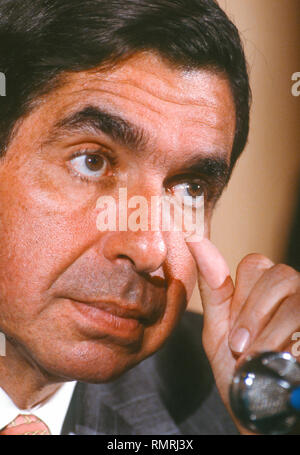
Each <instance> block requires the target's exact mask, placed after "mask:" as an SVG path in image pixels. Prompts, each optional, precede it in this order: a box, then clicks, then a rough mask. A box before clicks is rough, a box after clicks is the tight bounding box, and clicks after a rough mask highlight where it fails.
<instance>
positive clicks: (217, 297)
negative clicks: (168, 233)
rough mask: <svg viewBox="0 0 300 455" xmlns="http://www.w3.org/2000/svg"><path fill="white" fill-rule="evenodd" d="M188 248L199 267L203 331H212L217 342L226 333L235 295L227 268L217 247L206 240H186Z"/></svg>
mask: <svg viewBox="0 0 300 455" xmlns="http://www.w3.org/2000/svg"><path fill="white" fill-rule="evenodd" d="M187 245H188V247H189V249H190V252H191V254H192V256H193V258H194V260H195V262H196V265H197V268H198V284H199V291H200V295H201V299H202V305H203V312H204V322H205V326H206V331H207V329H212V331H213V332H214V340H215V341H216V342H217V340H219V339H220V338H221V337H224V336H225V335H226V334H228V332H229V322H230V305H231V298H232V296H233V292H234V285H233V282H232V279H231V277H230V272H229V268H228V266H227V264H226V261H225V259H224V258H223V256H222V255H221V253H220V252H219V250H218V249H217V247H216V246H215V245H213V243H212V242H210V241H209V240H208V239H203V240H201V241H200V242H194V241H193V242H189V241H187ZM209 332H211V330H209Z"/></svg>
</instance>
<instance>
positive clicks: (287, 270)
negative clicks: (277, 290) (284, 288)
mask: <svg viewBox="0 0 300 455" xmlns="http://www.w3.org/2000/svg"><path fill="white" fill-rule="evenodd" d="M271 272H272V274H274V275H275V276H276V277H278V279H280V280H286V281H298V280H299V281H300V273H299V272H297V270H295V269H293V267H290V266H289V265H286V264H276V265H274V266H273V267H272V269H271Z"/></svg>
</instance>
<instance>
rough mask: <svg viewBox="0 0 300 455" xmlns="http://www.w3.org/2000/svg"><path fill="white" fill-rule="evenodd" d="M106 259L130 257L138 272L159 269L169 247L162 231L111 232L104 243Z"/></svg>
mask: <svg viewBox="0 0 300 455" xmlns="http://www.w3.org/2000/svg"><path fill="white" fill-rule="evenodd" d="M103 254H104V256H105V257H106V259H108V260H110V261H115V260H116V259H124V258H125V259H128V260H130V261H131V262H132V264H133V266H134V268H135V269H136V271H137V272H140V273H141V272H144V273H151V272H155V271H156V270H158V269H159V268H160V267H161V266H162V265H163V263H164V261H165V259H166V256H167V247H166V244H165V241H164V238H163V236H162V233H161V231H157V232H153V231H148V232H144V231H138V232H132V231H126V232H114V233H110V234H109V235H108V236H107V237H106V240H105V242H104V245H103Z"/></svg>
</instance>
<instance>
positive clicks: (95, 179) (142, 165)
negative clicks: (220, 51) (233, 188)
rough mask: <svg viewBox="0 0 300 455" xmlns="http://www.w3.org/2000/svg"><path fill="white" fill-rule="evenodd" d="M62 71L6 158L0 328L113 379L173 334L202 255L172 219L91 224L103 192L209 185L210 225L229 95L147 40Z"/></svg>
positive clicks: (48, 354) (18, 343)
mask: <svg viewBox="0 0 300 455" xmlns="http://www.w3.org/2000/svg"><path fill="white" fill-rule="evenodd" d="M65 76H66V79H65V81H64V83H63V84H62V85H61V87H60V88H58V89H55V90H53V91H52V92H51V93H50V94H48V95H46V96H45V97H44V98H43V99H41V100H40V102H39V103H38V104H37V105H36V107H35V108H34V110H33V111H32V112H31V113H30V114H29V115H28V116H27V117H26V118H25V119H24V120H23V121H22V122H21V124H20V125H19V127H18V129H17V130H16V134H15V136H14V138H13V140H12V141H11V144H10V147H9V148H8V150H7V154H6V156H5V158H4V159H3V160H2V162H1V164H0V252H1V253H0V331H2V332H4V333H5V334H6V336H7V338H8V341H10V342H11V346H12V347H11V351H10V352H17V353H18V355H20V356H21V357H26V359H27V360H28V361H29V362H31V363H33V365H37V366H38V367H39V368H40V369H41V370H42V371H46V372H48V373H50V374H52V375H54V376H55V377H58V378H63V379H71V378H72V379H73V378H74V379H79V380H83V381H93V382H98V381H107V380H109V379H112V378H114V377H116V376H118V375H119V374H120V373H122V372H123V371H124V370H126V369H127V368H129V367H131V366H133V365H135V364H136V363H138V362H140V361H141V360H143V359H144V358H145V357H147V356H148V355H150V354H152V353H153V352H154V351H156V350H157V349H158V348H159V347H160V346H161V345H162V343H163V342H164V341H165V340H166V339H167V337H168V336H169V334H170V333H171V331H172V330H173V328H174V327H175V325H176V323H177V322H178V319H179V317H180V315H181V314H182V312H183V311H184V309H185V308H186V304H187V302H188V300H189V298H190V296H191V293H192V291H193V288H194V286H195V282H196V268H195V264H194V261H193V259H192V256H191V255H190V253H189V249H188V247H187V245H186V243H185V241H184V238H183V235H182V233H180V232H166V231H163V230H156V231H151V229H149V230H145V231H141V230H139V231H137V232H133V231H130V230H127V231H126V230H124V231H123V230H120V229H117V230H116V231H114V232H112V231H107V232H101V231H99V230H98V229H97V226H96V220H97V215H98V214H99V210H98V209H97V207H96V203H97V200H98V198H99V197H100V196H103V195H109V196H112V197H114V198H115V199H116V201H118V194H119V189H120V188H126V189H127V194H128V199H129V198H130V197H132V196H135V195H139V196H143V197H144V198H146V199H147V201H149V206H150V199H151V197H152V196H161V195H162V194H163V192H164V191H165V190H167V191H170V192H177V193H178V192H179V193H180V194H181V195H182V196H187V195H193V194H196V193H197V194H196V195H199V191H200V192H201V191H203V192H204V195H205V201H206V205H205V235H206V236H208V235H209V226H210V219H211V214H212V209H213V206H214V203H215V201H216V199H217V197H218V196H219V194H220V193H221V191H222V188H223V187H224V185H225V182H226V178H227V175H228V167H229V163H230V153H231V149H232V144H233V139H234V131H235V108H234V103H233V99H232V95H231V91H230V87H229V83H228V81H227V80H226V78H225V77H224V76H222V75H220V74H219V75H217V74H214V73H212V72H209V71H207V70H199V71H193V72H189V73H188V72H186V73H184V72H181V71H179V70H175V69H174V68H172V67H170V66H169V65H168V64H166V63H164V62H163V61H162V60H161V59H160V58H159V57H157V56H155V55H152V54H140V55H136V56H135V57H134V58H131V59H130V60H128V61H126V62H125V63H123V64H120V65H118V66H116V67H115V68H114V69H110V70H106V71H104V70H101V69H98V70H93V71H86V72H78V73H70V74H66V75H65ZM199 185H200V186H199ZM195 189H196V193H195Z"/></svg>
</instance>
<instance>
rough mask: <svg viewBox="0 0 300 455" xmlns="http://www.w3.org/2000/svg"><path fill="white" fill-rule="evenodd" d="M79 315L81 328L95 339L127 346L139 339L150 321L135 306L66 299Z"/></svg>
mask: <svg viewBox="0 0 300 455" xmlns="http://www.w3.org/2000/svg"><path fill="white" fill-rule="evenodd" d="M67 300H68V301H69V302H70V303H71V304H72V306H73V307H74V308H75V309H76V311H77V312H78V313H79V315H80V317H79V319H78V322H79V324H80V325H81V327H83V328H84V330H85V331H87V332H89V335H91V334H93V335H95V336H96V337H106V338H107V337H108V338H113V339H114V340H116V339H117V340H118V341H119V342H122V343H125V344H129V343H132V342H137V341H138V340H140V339H141V336H142V333H143V330H144V327H145V326H146V325H149V323H150V319H149V318H148V317H147V316H146V315H145V314H144V313H143V312H142V311H140V310H139V309H138V308H137V306H136V305H134V307H133V306H132V305H131V306H130V304H128V305H127V304H124V303H123V302H122V304H117V303H115V302H111V301H110V302H106V301H81V300H77V299H73V298H69V299H67Z"/></svg>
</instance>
